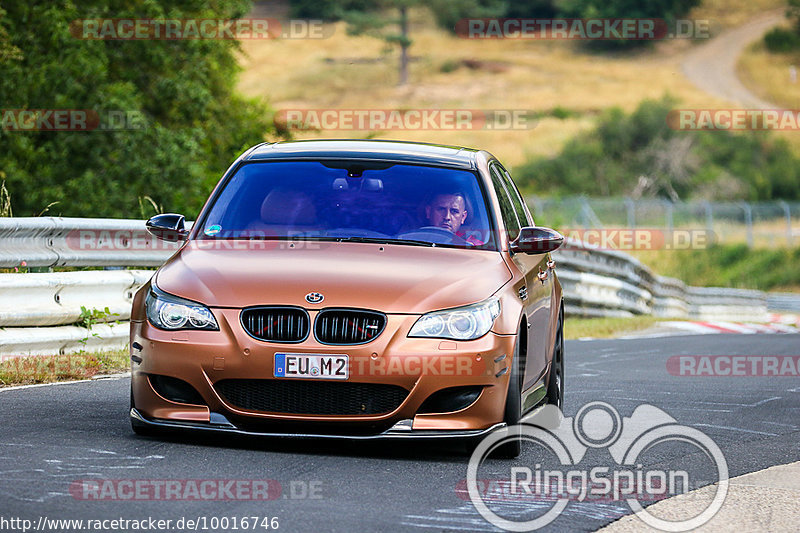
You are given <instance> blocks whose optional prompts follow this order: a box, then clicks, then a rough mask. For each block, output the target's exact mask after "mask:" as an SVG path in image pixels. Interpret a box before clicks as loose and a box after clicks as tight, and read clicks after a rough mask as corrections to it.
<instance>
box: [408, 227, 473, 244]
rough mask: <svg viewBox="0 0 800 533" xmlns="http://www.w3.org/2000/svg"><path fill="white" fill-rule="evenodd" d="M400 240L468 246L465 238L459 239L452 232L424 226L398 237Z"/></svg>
mask: <svg viewBox="0 0 800 533" xmlns="http://www.w3.org/2000/svg"><path fill="white" fill-rule="evenodd" d="M398 238H400V239H410V240H418V241H430V242H435V243H437V244H459V245H462V244H467V241H465V240H464V239H463V238H461V237H459V236H458V235H456V234H455V233H453V232H452V231H450V230H449V229H446V228H440V227H439V226H423V227H421V228H419V229H416V230H414V231H409V232H408V233H403V234H402V235H398Z"/></svg>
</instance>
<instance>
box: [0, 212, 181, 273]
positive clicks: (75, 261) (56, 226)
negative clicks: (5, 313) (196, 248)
mask: <svg viewBox="0 0 800 533" xmlns="http://www.w3.org/2000/svg"><path fill="white" fill-rule="evenodd" d="M0 243H2V245H0V268H13V267H18V266H20V265H22V264H23V262H24V264H25V266H28V267H62V266H73V267H84V266H96V267H107V266H121V267H152V266H159V265H161V264H162V263H163V262H164V261H166V260H167V259H168V258H169V257H170V256H171V255H172V254H173V253H175V251H176V250H178V248H179V247H180V246H179V245H178V244H177V243H169V242H165V241H161V240H158V239H156V238H155V237H153V236H152V235H150V234H149V233H148V232H147V230H146V229H145V227H144V221H143V220H123V219H113V218H61V217H24V218H0Z"/></svg>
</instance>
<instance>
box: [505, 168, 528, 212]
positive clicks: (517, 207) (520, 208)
mask: <svg viewBox="0 0 800 533" xmlns="http://www.w3.org/2000/svg"><path fill="white" fill-rule="evenodd" d="M500 171H501V172H500V173H501V174H502V176H503V184H504V185H505V186H506V190H507V191H508V195H509V196H510V197H511V203H512V204H513V205H514V211H516V212H517V218H518V219H519V223H520V224H521V225H523V226H532V225H533V220H531V217H530V215H529V214H528V210H527V209H526V208H525V200H523V199H522V196H521V195H520V194H519V190H518V189H517V186H516V185H514V182H513V181H511V176H509V175H508V171H507V170H506V169H504V168H503V167H500Z"/></svg>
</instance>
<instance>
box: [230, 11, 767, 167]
mask: <svg viewBox="0 0 800 533" xmlns="http://www.w3.org/2000/svg"><path fill="white" fill-rule="evenodd" d="M780 4H781V2H778V1H775V0H755V1H751V2H747V1H744V0H735V1H728V2H721V1H713V0H712V1H707V2H705V4H704V6H703V7H702V8H699V9H697V10H696V11H695V12H694V13H692V15H691V17H693V18H699V19H709V20H711V21H712V28H713V29H714V31H719V30H720V29H722V28H725V27H729V26H731V25H735V24H740V23H741V22H743V21H745V20H747V18H748V17H749V16H751V15H753V14H755V13H758V12H760V11H761V10H763V9H767V8H773V7H775V6H776V5H780ZM273 6H274V4H271V3H267V4H265V5H260V6H257V9H258V10H259V15H262V16H264V15H266V16H276V17H280V16H285V13H286V9H285V5H283V6H282V7H281V6H278V8H273ZM270 9H272V12H270ZM412 18H413V20H412V26H411V36H412V38H413V40H414V44H413V46H412V47H411V55H412V58H413V62H412V64H411V70H410V80H411V82H410V83H409V84H408V85H407V86H404V87H398V86H397V85H396V81H397V71H396V63H397V52H396V51H394V50H389V51H387V50H386V47H385V45H384V43H383V42H382V41H379V40H377V39H374V38H371V37H352V36H348V35H347V33H346V31H345V25H344V24H342V23H338V24H335V25H333V26H334V27H333V28H332V29H330V28H329V29H328V30H327V31H326V32H327V33H332V35H331V36H330V37H329V38H326V39H316V40H289V39H283V40H261V41H258V40H254V41H245V42H244V43H243V53H242V55H241V62H242V65H243V66H244V69H245V71H244V72H243V74H242V76H241V81H240V89H241V91H242V92H243V93H244V94H246V95H249V96H255V97H261V98H264V99H265V100H267V101H268V102H269V104H270V105H271V107H272V108H273V109H277V110H280V109H295V108H303V109H305V108H309V109H321V108H336V109H373V108H381V109H386V108H389V109H410V108H423V109H430V108H469V109H524V110H533V111H536V112H540V113H543V114H544V115H545V116H544V117H542V118H540V119H539V120H538V121H537V122H536V125H535V127H534V128H532V129H528V130H514V131H487V130H476V131H463V130H462V131H390V132H370V131H320V132H301V133H298V134H297V135H296V137H297V138H317V137H320V138H321V137H325V138H332V137H334V138H357V137H365V136H370V137H377V138H394V139H408V140H418V141H429V142H438V143H445V144H458V145H467V146H477V147H481V148H486V149H488V150H490V151H492V152H493V153H495V154H496V155H497V156H498V157H500V158H501V159H502V160H504V161H506V162H507V163H508V164H509V165H511V166H512V167H513V166H514V165H515V164H520V163H522V162H523V161H525V159H526V158H527V157H529V156H531V155H553V154H555V153H557V152H558V151H559V149H560V148H561V146H562V145H563V144H564V142H565V141H566V140H568V139H569V138H571V137H572V136H574V135H575V134H576V133H578V132H580V131H583V130H586V129H588V128H591V126H592V125H593V123H594V118H595V117H596V115H597V113H598V112H599V111H601V110H603V109H605V108H608V107H612V106H619V107H621V108H623V109H626V110H632V109H633V108H634V107H635V106H636V105H637V104H638V103H639V102H640V101H641V100H643V99H645V98H660V97H662V96H663V95H665V94H669V95H671V96H673V97H675V98H677V99H679V100H680V101H681V103H682V104H683V105H686V106H690V107H691V106H694V107H713V106H721V105H724V102H720V101H717V100H715V99H713V98H711V97H710V96H708V95H706V94H705V93H703V92H701V91H700V90H699V89H697V88H696V87H695V86H694V85H692V84H691V83H690V82H689V81H688V80H687V79H686V78H685V77H684V75H683V74H682V73H681V68H680V62H681V58H682V57H683V53H684V51H685V50H686V49H687V48H688V47H691V46H693V44H692V42H690V41H687V40H673V41H669V42H661V43H658V44H657V45H656V46H654V47H652V48H651V49H649V50H646V51H643V52H638V53H634V54H621V55H600V54H592V53H587V52H586V51H585V50H583V49H582V48H581V47H580V46H579V45H578V44H577V43H574V42H568V41H537V42H533V41H525V40H488V41H479V40H468V39H462V38H459V37H456V36H453V35H451V34H448V33H447V32H445V31H443V30H441V29H439V28H437V27H436V26H435V24H434V21H433V20H432V17H431V16H430V14H429V13H428V12H427V11H426V10H417V11H414V12H413V14H412ZM465 61H466V62H467V63H469V65H470V66H467V65H466V64H465ZM554 109H555V110H558V111H560V112H562V114H566V115H567V116H568V118H564V119H559V118H554V117H553V116H548V115H549V113H551V112H552V110H554ZM563 112H566V113H563Z"/></svg>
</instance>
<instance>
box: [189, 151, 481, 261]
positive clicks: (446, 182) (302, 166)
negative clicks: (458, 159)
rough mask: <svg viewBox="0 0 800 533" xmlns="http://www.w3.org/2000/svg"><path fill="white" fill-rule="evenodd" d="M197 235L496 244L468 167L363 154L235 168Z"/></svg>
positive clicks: (467, 245) (462, 245) (474, 244)
mask: <svg viewBox="0 0 800 533" xmlns="http://www.w3.org/2000/svg"><path fill="white" fill-rule="evenodd" d="M206 213H207V214H206V215H205V218H204V219H203V221H202V228H201V231H200V232H199V234H198V237H199V238H200V239H312V240H316V239H319V240H336V241H360V242H383V243H389V244H406V245H417V246H433V245H436V246H440V245H441V246H455V247H463V248H480V249H490V250H494V249H495V246H494V240H493V238H492V231H491V224H490V223H489V216H488V213H487V208H486V202H485V200H484V195H483V192H482V190H481V187H480V185H479V181H478V178H477V176H476V175H475V174H474V173H473V172H470V171H466V170H459V169H451V168H437V167H426V166H419V165H408V164H392V163H378V162H363V161H321V162H320V161H280V162H262V163H249V164H246V165H244V166H242V167H241V168H239V169H238V170H237V171H236V173H235V174H234V175H233V176H232V177H231V178H230V179H229V180H228V182H227V183H226V184H225V187H224V189H223V190H222V192H221V193H219V194H218V195H217V197H216V199H215V200H214V202H213V204H212V205H211V206H210V208H209V209H208V210H207V211H206Z"/></svg>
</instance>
